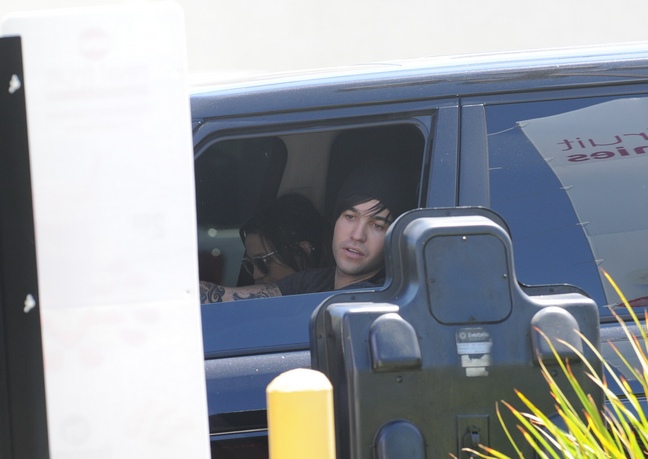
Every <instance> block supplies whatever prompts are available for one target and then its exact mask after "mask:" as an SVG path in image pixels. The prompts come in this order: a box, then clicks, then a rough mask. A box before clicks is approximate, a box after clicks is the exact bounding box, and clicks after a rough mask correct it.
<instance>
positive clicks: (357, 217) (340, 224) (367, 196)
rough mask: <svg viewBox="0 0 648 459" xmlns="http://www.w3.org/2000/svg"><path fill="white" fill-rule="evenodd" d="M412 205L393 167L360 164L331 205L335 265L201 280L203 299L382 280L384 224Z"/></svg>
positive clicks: (408, 184) (409, 185)
mask: <svg viewBox="0 0 648 459" xmlns="http://www.w3.org/2000/svg"><path fill="white" fill-rule="evenodd" d="M415 205H416V193H415V190H414V187H413V182H412V181H409V180H407V179H405V178H404V176H403V175H402V174H401V173H400V172H398V171H397V168H395V167H393V166H392V167H390V166H388V165H386V164H382V163H367V164H364V165H363V166H362V167H360V168H358V169H357V170H356V171H354V172H353V173H351V174H350V175H349V176H348V177H347V178H346V180H345V182H344V184H343V185H342V188H341V189H340V193H339V195H338V199H337V201H336V205H335V208H334V214H333V215H334V218H335V227H334V230H333V243H332V250H333V257H334V259H335V266H332V267H330V268H312V269H307V270H305V271H301V272H298V273H295V274H293V275H290V276H288V277H285V278H283V279H280V280H278V281H277V282H276V283H272V284H258V285H251V286H246V287H222V286H220V285H216V284H211V283H209V282H204V281H201V283H200V300H201V303H215V302H220V301H232V300H243V299H252V298H265V297H271V296H281V295H294V294H299V293H315V292H325V291H330V290H339V289H349V288H364V287H375V286H377V285H382V283H383V281H384V265H385V262H384V260H385V258H384V244H385V234H386V232H387V229H388V228H389V226H390V225H391V224H392V223H393V222H394V220H395V219H396V218H397V217H398V216H400V214H402V213H403V212H405V211H406V210H409V209H412V208H414V207H415Z"/></svg>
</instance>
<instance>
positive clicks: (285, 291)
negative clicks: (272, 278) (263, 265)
mask: <svg viewBox="0 0 648 459" xmlns="http://www.w3.org/2000/svg"><path fill="white" fill-rule="evenodd" d="M334 281H335V267H326V268H310V269H305V270H304V271H300V272H297V273H295V274H291V275H290V276H287V277H284V278H283V279H280V280H278V281H277V282H276V285H277V287H278V288H279V290H280V291H281V294H282V295H295V294H299V293H316V292H325V291H327V290H333V285H334Z"/></svg>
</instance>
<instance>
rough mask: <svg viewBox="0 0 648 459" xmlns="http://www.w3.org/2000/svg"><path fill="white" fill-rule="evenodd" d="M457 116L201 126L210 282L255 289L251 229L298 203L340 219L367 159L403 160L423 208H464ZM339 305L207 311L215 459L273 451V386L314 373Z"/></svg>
mask: <svg viewBox="0 0 648 459" xmlns="http://www.w3.org/2000/svg"><path fill="white" fill-rule="evenodd" d="M213 106H218V101H217V100H215V101H214V103H213ZM458 112H459V111H458V109H457V103H456V100H448V101H435V102H434V105H432V104H431V103H429V102H424V101H423V102H420V101H419V102H413V103H403V104H382V105H381V104H376V105H373V106H362V107H358V106H352V107H351V108H349V107H346V108H344V107H342V108H336V109H316V108H312V107H311V108H309V109H303V110H296V109H295V111H287V112H283V113H277V112H276V111H269V112H264V113H260V112H258V111H257V112H255V113H254V114H249V115H244V114H241V115H237V116H234V115H229V116H228V117H227V118H220V117H219V116H214V117H213V118H212V119H202V120H199V121H197V122H196V126H197V128H196V130H195V132H194V139H195V164H196V197H197V206H198V212H197V214H198V226H199V231H200V234H199V235H198V240H199V250H200V256H199V258H200V263H201V266H200V275H201V279H203V280H209V281H211V282H216V283H221V284H223V285H232V286H236V285H245V284H246V283H250V282H251V279H250V278H249V277H246V274H245V273H244V272H243V271H242V270H241V263H240V262H241V259H242V258H243V255H244V247H243V245H242V242H241V240H240V237H239V234H238V229H239V228H240V226H241V224H242V223H243V222H244V221H246V219H248V218H249V217H251V216H252V215H253V214H254V213H255V212H256V211H257V210H259V209H261V208H263V207H264V206H266V205H267V203H268V202H270V201H272V200H273V199H274V198H275V197H277V196H280V195H282V194H285V193H292V192H296V193H299V194H303V195H304V196H306V197H308V198H309V199H310V200H311V201H312V202H313V203H314V204H315V206H316V207H317V208H318V210H320V211H321V212H322V214H324V215H325V216H329V214H330V211H331V209H332V204H333V202H334V200H335V195H336V191H337V190H338V189H339V184H340V183H341V180H342V178H343V174H344V173H345V172H346V171H347V170H349V169H351V168H353V167H355V166H356V165H358V164H360V163H361V162H362V161H364V160H367V159H376V158H381V157H391V156H393V157H396V158H398V159H399V161H401V162H402V163H404V164H406V165H407V167H409V170H410V171H411V172H412V177H413V178H412V179H413V180H415V181H417V182H418V190H419V205H420V206H430V205H435V206H454V205H455V204H456V202H457V175H456V170H457V169H456V164H457V148H458V133H459V119H458ZM330 295H331V292H323V293H313V294H306V295H294V296H286V297H279V298H265V299H255V300H240V301H235V302H231V303H218V304H208V305H203V306H202V321H203V340H204V347H205V368H206V373H207V392H208V393H207V396H208V404H209V415H210V426H211V435H212V456H213V457H251V456H249V454H250V451H251V449H258V450H260V451H267V439H266V431H265V428H266V425H265V422H266V421H265V406H266V404H265V387H266V386H267V384H268V383H269V382H270V381H271V380H272V379H273V378H274V377H275V376H277V375H278V374H280V373H281V372H283V371H286V370H289V369H291V368H296V367H308V366H310V353H309V336H308V323H309V319H310V316H311V313H312V311H313V310H314V309H315V308H316V307H317V305H319V304H320V303H321V302H322V301H323V300H324V299H325V298H326V297H328V296H330ZM244 452H245V454H247V455H245V454H244ZM225 454H228V455H227V456H225Z"/></svg>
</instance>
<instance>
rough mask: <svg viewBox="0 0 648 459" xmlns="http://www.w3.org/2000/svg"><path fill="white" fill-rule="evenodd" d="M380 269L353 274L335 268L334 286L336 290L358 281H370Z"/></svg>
mask: <svg viewBox="0 0 648 459" xmlns="http://www.w3.org/2000/svg"><path fill="white" fill-rule="evenodd" d="M379 271H380V270H378V269H377V270H375V271H372V272H370V273H367V274H363V275H358V276H353V275H351V274H346V273H343V272H341V271H340V270H339V269H337V268H336V269H335V280H334V282H333V288H334V289H335V290H340V289H341V288H345V287H347V286H349V285H351V284H356V283H358V282H363V281H368V280H369V279H372V278H373V277H374V276H375V275H376V274H378V272H379Z"/></svg>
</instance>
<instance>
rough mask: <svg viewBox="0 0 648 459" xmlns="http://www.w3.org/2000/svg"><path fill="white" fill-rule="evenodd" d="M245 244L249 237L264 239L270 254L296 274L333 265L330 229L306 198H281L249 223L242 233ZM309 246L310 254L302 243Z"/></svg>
mask: <svg viewBox="0 0 648 459" xmlns="http://www.w3.org/2000/svg"><path fill="white" fill-rule="evenodd" d="M239 234H240V235H241V240H242V241H243V242H244V243H245V238H246V237H247V235H248V234H258V235H259V236H261V241H262V243H263V244H268V245H270V247H267V248H268V250H269V251H276V252H277V254H276V255H275V257H276V258H277V259H278V260H279V261H280V262H281V263H283V264H285V265H287V266H290V267H291V268H292V269H294V270H295V271H302V270H304V269H306V268H313V267H320V266H325V265H327V264H329V262H330V237H331V236H330V234H331V231H330V228H329V225H328V224H327V223H326V221H325V220H324V219H323V218H322V216H321V215H320V213H319V212H318V211H317V209H316V208H315V206H314V205H313V203H312V202H311V201H310V200H308V198H306V197H305V196H303V195H301V194H297V193H290V194H286V195H283V196H281V197H279V198H278V199H277V200H276V201H275V202H274V203H273V204H272V205H271V206H269V207H267V208H265V209H264V210H263V211H262V212H261V213H259V214H257V215H256V216H254V217H252V218H251V219H249V220H248V221H247V222H245V223H244V224H243V226H242V227H241V229H240V230H239ZM302 242H308V243H309V244H310V245H311V247H312V250H311V251H310V253H308V252H306V251H305V250H304V249H303V248H302V247H301V246H300V243H302Z"/></svg>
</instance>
